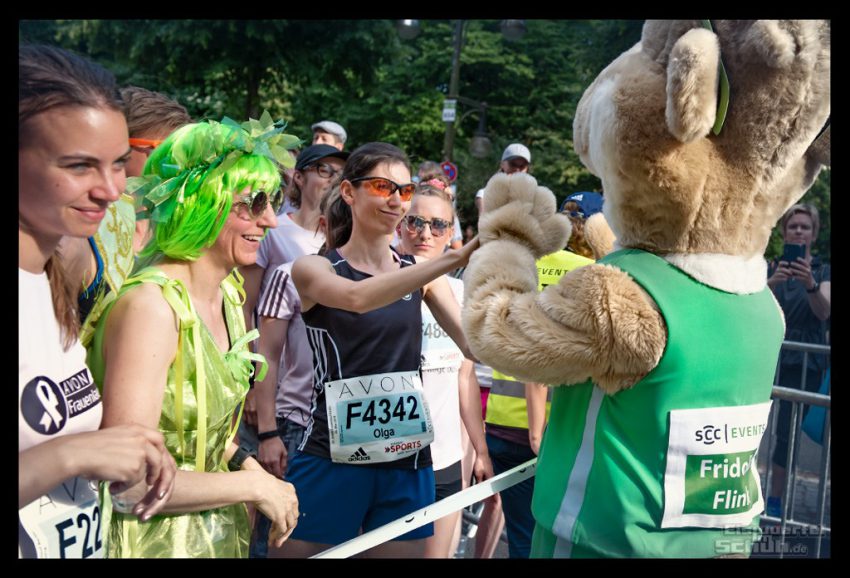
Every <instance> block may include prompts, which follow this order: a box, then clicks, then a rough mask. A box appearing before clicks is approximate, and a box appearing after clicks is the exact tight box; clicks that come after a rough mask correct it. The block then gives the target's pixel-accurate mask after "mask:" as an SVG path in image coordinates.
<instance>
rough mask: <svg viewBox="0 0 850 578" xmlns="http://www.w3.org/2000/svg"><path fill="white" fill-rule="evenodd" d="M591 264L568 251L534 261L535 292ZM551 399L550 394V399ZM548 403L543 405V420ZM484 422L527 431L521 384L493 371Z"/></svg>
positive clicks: (585, 258) (589, 261)
mask: <svg viewBox="0 0 850 578" xmlns="http://www.w3.org/2000/svg"><path fill="white" fill-rule="evenodd" d="M591 263H593V260H592V259H588V258H587V257H582V256H581V255H576V254H575V253H571V252H570V251H565V250H561V251H555V252H554V253H550V254H548V255H544V256H543V257H540V258H539V259H538V260H537V263H536V264H537V280H538V281H537V290H538V291H543V289H545V288H546V286H547V285H554V284H556V283H557V282H558V281H560V279H561V277H563V276H564V275H565V274H566V273H567V272H568V271H572V270H573V269H578V268H579V267H582V266H584V265H590V264H591ZM549 397H550V398H551V393H550V396H549ZM549 411H550V403H549V401H547V402H546V418H547V419H548V418H549ZM484 421H485V422H487V423H491V424H494V425H501V426H508V427H515V428H522V429H528V410H527V409H526V402H525V384H523V383H522V382H519V381H517V380H515V379H514V378H513V377H510V376H509V375H505V374H504V373H501V372H500V371H496V370H493V385H492V386H491V388H490V397H488V398H487V415H486V416H485V419H484Z"/></svg>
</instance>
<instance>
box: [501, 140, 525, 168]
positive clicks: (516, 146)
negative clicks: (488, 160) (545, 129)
mask: <svg viewBox="0 0 850 578" xmlns="http://www.w3.org/2000/svg"><path fill="white" fill-rule="evenodd" d="M514 157H520V158H523V159H525V161H526V162H528V163H530V162H531V151H529V150H528V147H527V146H525V145H524V144H520V143H518V142H515V143H513V144H509V145H508V148H506V149H505V152H503V153H502V160H503V161H506V160H508V159H512V158H514Z"/></svg>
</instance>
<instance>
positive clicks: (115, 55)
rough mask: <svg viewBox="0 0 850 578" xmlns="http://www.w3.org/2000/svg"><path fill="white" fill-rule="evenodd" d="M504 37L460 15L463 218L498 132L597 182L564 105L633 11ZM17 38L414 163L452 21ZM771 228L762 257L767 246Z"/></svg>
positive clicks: (211, 114) (436, 111) (552, 181)
mask: <svg viewBox="0 0 850 578" xmlns="http://www.w3.org/2000/svg"><path fill="white" fill-rule="evenodd" d="M526 25H527V32H526V34H525V35H524V36H523V37H522V38H521V39H520V40H518V41H513V42H512V41H508V40H507V39H505V38H504V37H503V35H502V33H501V30H500V21H498V20H469V21H466V22H465V23H464V27H463V29H464V35H463V49H462V52H461V59H460V69H459V70H460V82H459V87H458V93H459V94H460V95H461V96H463V97H465V98H468V99H472V100H474V101H478V102H485V103H487V116H486V130H487V133H488V136H489V138H490V140H491V141H492V143H493V148H492V151H491V153H490V155H489V156H488V157H487V158H484V159H478V158H474V157H472V155H471V154H470V152H469V143H470V140H471V138H472V137H473V136H474V134H475V132H476V130H477V128H478V120H479V117H478V115H479V114H480V113H478V112H477V111H474V110H472V109H471V108H470V107H468V106H466V105H464V104H462V103H461V104H459V106H458V118H459V122H456V123H455V128H456V134H455V141H454V150H453V155H452V156H453V160H454V162H455V163H456V164H457V165H458V169H459V178H458V182H457V187H458V208H459V212H460V216H461V219H462V221H464V224H465V223H467V222H469V223H475V221H476V219H477V215H476V213H475V209H474V197H475V193H476V191H477V190H478V189H480V188H481V187H483V186H484V185H485V184H486V183H487V180H488V179H489V178H490V177H491V176H492V174H493V173H494V172H496V170H498V165H499V159H500V157H501V153H502V151H503V150H504V148H505V146H507V145H508V144H509V143H511V142H522V143H525V144H526V145H528V147H529V148H530V149H531V152H532V160H533V163H532V173H533V174H534V176H535V177H536V178H537V179H538V181H539V182H540V183H541V184H542V185H545V186H547V187H549V188H550V189H551V190H552V191H553V192H554V193H555V195H556V196H557V198H558V200H559V201H561V200H562V199H563V198H564V197H565V196H567V195H568V194H570V193H573V192H576V191H581V190H597V191H598V190H601V185H600V182H599V179H597V178H596V177H594V176H593V175H591V174H590V173H589V172H588V171H587V169H585V168H584V166H582V164H581V162H580V161H579V159H578V157H577V156H576V154H575V152H574V150H573V142H572V124H573V116H574V114H575V110H576V105H577V104H578V101H579V99H580V98H581V95H582V93H583V92H584V90H585V88H586V87H587V86H588V85H589V84H590V82H591V81H592V80H593V78H594V77H595V76H596V75H597V74H598V73H599V72H600V71H601V70H602V69H603V68H604V67H605V66H607V65H608V63H609V62H611V61H612V60H613V59H614V58H616V57H617V56H618V55H619V54H620V53H622V52H623V51H625V50H627V49H628V48H630V47H631V46H632V45H633V44H635V43H636V42H637V41H638V40H639V38H640V32H641V27H642V25H643V22H642V21H639V20H527V21H526ZM18 30H19V40H20V41H27V42H46V43H53V44H58V45H61V46H64V47H66V48H71V49H73V50H76V51H78V52H80V53H83V54H86V55H88V56H90V57H92V58H94V59H95V60H97V61H99V62H101V63H102V64H104V65H105V66H107V67H109V68H110V69H111V70H113V72H115V74H116V76H117V77H118V80H119V82H121V83H122V84H136V85H138V86H143V87H145V88H149V89H152V90H158V91H161V92H164V93H166V94H168V95H170V96H172V97H175V98H176V99H177V100H179V101H180V102H181V103H183V104H184V105H186V106H187V108H188V109H189V112H190V113H191V114H192V115H193V117H195V118H216V119H218V118H221V117H222V116H224V115H227V116H230V117H232V118H234V119H239V120H246V119H247V117H252V118H259V115H260V113H261V112H262V111H263V110H266V109H267V110H268V111H269V112H270V113H271V114H272V116H274V117H275V118H281V117H282V118H285V119H287V120H288V121H289V123H290V124H289V128H288V131H287V132H290V133H292V134H296V135H298V136H300V137H301V138H303V139H305V140H309V139H310V138H311V134H310V125H311V124H312V123H314V122H316V121H318V120H321V119H331V120H335V121H337V122H339V123H340V124H342V125H343V126H345V128H346V130H347V131H348V134H349V139H348V143H347V148H348V149H353V148H355V147H356V146H358V145H360V144H363V143H365V142H369V141H374V140H383V141H387V142H392V143H394V144H396V145H398V146H400V147H401V148H403V149H404V150H405V151H407V153H408V154H409V156H410V158H411V161H412V162H413V164H414V168H415V165H417V164H418V163H419V162H421V161H423V160H437V161H439V160H442V159H441V154H442V146H443V139H444V135H445V131H446V123H444V122H443V121H442V120H441V110H442V102H443V99H444V98H445V96H446V94H447V92H448V85H449V80H450V77H451V68H452V62H451V61H452V54H453V30H454V22H453V21H449V20H423V21H421V30H422V31H421V34H420V35H419V36H418V37H417V38H415V39H414V40H402V39H401V38H400V37H399V36H398V34H397V33H396V30H395V28H394V23H393V21H390V20H353V21H351V20H299V21H292V20H40V21H20V22H19V29H18ZM829 190H830V185H829V173H828V172H826V173H825V174H824V175H822V176H821V177H820V178H819V179H818V181H817V182H816V184H815V185H814V186H813V187H812V189H811V191H810V192H809V193H807V195H806V197H805V199H812V200H813V202H815V204H816V205H817V206H818V208H819V209H820V210H821V220H822V225H821V233H820V236H819V239H818V242H817V246H816V250H817V252H818V253H819V254H820V255H822V256H825V257H827V258H828V257H829V239H830V227H829V222H830V219H829V205H830V203H829ZM777 239H778V237H777V233H774V237H773V238H772V240H771V243H770V245H769V246H768V251H767V255H768V257H771V256H774V255H775V254H776V253H777V252H778V251H781V240H777Z"/></svg>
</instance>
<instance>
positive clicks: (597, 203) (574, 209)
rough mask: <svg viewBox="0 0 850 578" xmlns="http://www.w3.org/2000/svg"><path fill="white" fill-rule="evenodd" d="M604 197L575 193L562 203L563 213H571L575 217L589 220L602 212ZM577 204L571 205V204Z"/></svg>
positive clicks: (597, 194) (594, 194)
mask: <svg viewBox="0 0 850 578" xmlns="http://www.w3.org/2000/svg"><path fill="white" fill-rule="evenodd" d="M602 200H603V199H602V195H600V194H599V193H589V192H580V193H573V194H572V195H570V196H568V197H567V198H566V199H564V202H563V203H561V210H560V211H559V212H561V213H565V212H566V213H569V214H571V215H572V216H573V217H579V218H581V219H587V218H589V217H590V216H591V215H595V214H596V213H598V212H599V211H601V210H602ZM571 202H572V203H575V204H574V205H571V204H570V203H571Z"/></svg>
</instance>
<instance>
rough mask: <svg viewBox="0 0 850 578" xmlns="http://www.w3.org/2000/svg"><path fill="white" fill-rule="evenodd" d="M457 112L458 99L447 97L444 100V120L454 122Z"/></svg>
mask: <svg viewBox="0 0 850 578" xmlns="http://www.w3.org/2000/svg"><path fill="white" fill-rule="evenodd" d="M456 114H457V100H455V99H453V98H447V99H445V100H444V101H443V122H454V121H455V117H456Z"/></svg>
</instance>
